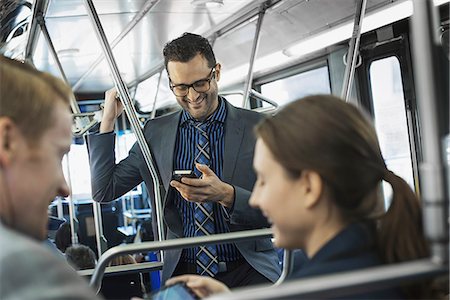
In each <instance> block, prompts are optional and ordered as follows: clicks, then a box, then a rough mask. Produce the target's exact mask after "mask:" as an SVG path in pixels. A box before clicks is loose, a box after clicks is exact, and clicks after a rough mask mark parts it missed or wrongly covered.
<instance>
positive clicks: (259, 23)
mask: <svg viewBox="0 0 450 300" xmlns="http://www.w3.org/2000/svg"><path fill="white" fill-rule="evenodd" d="M266 9H267V4H266V3H263V4H261V7H260V9H259V13H258V21H257V23H256V29H255V37H254V38H253V45H252V52H251V54H250V63H249V66H248V74H247V80H246V81H245V88H244V99H242V107H243V108H247V107H249V106H250V105H249V101H248V97H249V95H250V90H251V88H252V82H253V65H254V64H255V57H256V55H257V53H258V48H259V41H260V37H261V26H262V22H263V20H264V15H265V13H266Z"/></svg>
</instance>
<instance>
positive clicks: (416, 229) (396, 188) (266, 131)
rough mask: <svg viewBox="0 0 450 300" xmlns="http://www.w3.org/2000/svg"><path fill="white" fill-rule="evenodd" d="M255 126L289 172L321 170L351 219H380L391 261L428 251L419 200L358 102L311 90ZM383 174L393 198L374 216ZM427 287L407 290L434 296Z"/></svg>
mask: <svg viewBox="0 0 450 300" xmlns="http://www.w3.org/2000/svg"><path fill="white" fill-rule="evenodd" d="M255 130H256V134H257V135H258V137H260V138H261V139H262V140H263V141H264V143H265V144H266V145H267V147H268V148H269V149H270V151H271V152H272V154H273V155H274V157H275V159H276V160H277V161H278V162H279V163H280V164H281V165H282V166H283V167H284V168H285V169H286V170H287V172H288V174H290V176H292V177H298V176H300V173H301V171H302V170H306V169H307V170H313V171H315V172H317V173H318V174H319V175H320V176H321V178H322V179H323V181H324V183H325V186H326V188H327V190H328V191H330V192H331V195H332V199H333V201H334V202H335V204H336V205H337V207H339V209H340V211H341V213H342V215H343V216H344V218H346V219H347V220H348V221H349V222H353V221H364V222H365V221H367V222H371V223H375V222H376V225H377V226H376V228H377V246H378V249H379V252H380V256H381V258H382V259H383V260H384V261H385V262H386V263H394V262H402V261H407V260H412V259H416V258H422V257H426V256H427V255H428V247H427V243H426V240H425V237H424V235H423V230H422V219H421V209H420V203H419V200H418V199H417V197H416V196H415V194H414V192H413V191H412V190H411V188H410V187H409V186H408V184H407V183H406V182H405V181H404V180H403V179H401V178H400V177H398V176H397V175H395V174H394V173H392V172H391V171H389V170H388V169H387V168H386V165H385V162H384V159H383V156H382V154H381V150H380V146H379V144H378V139H377V135H376V132H375V129H374V127H373V126H372V124H371V123H370V122H369V120H368V119H367V118H366V117H365V116H364V115H363V114H362V113H361V112H360V111H359V110H358V109H357V108H356V107H355V106H353V105H350V104H348V103H345V102H344V101H342V100H341V99H339V98H336V97H334V96H331V95H317V96H309V97H306V98H303V99H301V100H298V101H295V102H293V103H290V104H288V105H287V106H286V107H284V108H283V109H282V110H281V111H280V112H279V113H277V114H276V115H275V116H273V117H271V118H267V119H265V120H264V121H262V122H261V123H260V124H259V125H258V126H257V127H256V129H255ZM381 180H385V181H387V182H389V183H390V184H391V186H392V189H393V199H392V202H391V205H390V206H389V209H388V210H387V212H386V213H385V214H383V215H382V216H380V214H377V216H375V215H374V212H375V210H376V208H377V206H379V203H380V202H382V199H381V198H380V193H379V185H380V183H381ZM375 218H376V219H375ZM426 291H427V290H426V289H425V288H422V287H421V286H420V285H415V288H412V289H411V287H408V289H407V290H405V292H406V293H407V296H408V297H414V298H417V297H419V296H422V297H429V296H430V295H429V294H426Z"/></svg>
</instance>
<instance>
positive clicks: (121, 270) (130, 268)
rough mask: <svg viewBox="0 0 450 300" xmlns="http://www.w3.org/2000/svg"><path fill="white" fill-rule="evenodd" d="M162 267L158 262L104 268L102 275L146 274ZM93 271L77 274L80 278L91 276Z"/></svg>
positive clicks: (87, 270) (80, 271) (79, 271)
mask: <svg viewBox="0 0 450 300" xmlns="http://www.w3.org/2000/svg"><path fill="white" fill-rule="evenodd" d="M162 266H163V263H162V262H159V261H151V262H143V263H136V264H127V265H119V266H112V267H106V268H105V272H104V275H109V274H125V273H136V272H142V271H146V272H152V271H159V270H161V269H162ZM94 271H95V268H94V269H85V270H78V271H77V274H78V275H80V276H92V274H94Z"/></svg>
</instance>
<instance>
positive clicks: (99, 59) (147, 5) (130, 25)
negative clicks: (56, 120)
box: [72, 0, 160, 91]
mask: <svg viewBox="0 0 450 300" xmlns="http://www.w3.org/2000/svg"><path fill="white" fill-rule="evenodd" d="M159 1H160V0H147V2H145V3H144V5H143V6H142V8H141V10H140V11H139V12H138V13H137V14H136V15H135V16H134V18H133V20H131V21H130V23H128V24H127V26H126V27H125V29H124V30H123V31H122V32H121V33H120V34H119V35H118V36H117V37H116V38H115V39H114V40H113V41H112V43H111V48H114V47H116V46H117V45H118V44H119V43H120V41H122V40H123V38H124V37H125V36H127V34H128V33H130V31H131V30H133V28H134V27H136V25H137V24H139V22H140V21H141V20H142V19H143V18H144V17H145V15H146V14H147V13H148V12H149V11H150V10H151V9H152V8H153V7H154V6H155V5H156V4H158V2H159ZM103 58H104V57H103V56H102V55H101V54H100V55H99V56H98V57H97V59H96V60H95V61H94V63H93V64H92V65H91V66H90V67H89V69H88V70H87V71H86V72H85V73H84V74H83V75H82V76H81V77H80V79H78V81H77V82H75V84H74V85H73V87H72V89H73V90H74V91H76V90H78V88H79V87H80V86H81V84H82V83H83V82H84V80H86V78H87V77H88V76H89V74H91V73H92V71H94V70H95V68H96V67H97V66H98V65H99V64H100V63H101V62H102V61H103Z"/></svg>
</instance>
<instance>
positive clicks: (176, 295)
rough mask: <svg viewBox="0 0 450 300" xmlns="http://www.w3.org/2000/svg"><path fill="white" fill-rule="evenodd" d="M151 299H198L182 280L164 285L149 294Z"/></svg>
mask: <svg viewBox="0 0 450 300" xmlns="http://www.w3.org/2000/svg"><path fill="white" fill-rule="evenodd" d="M150 299H151V300H196V299H199V298H198V297H197V296H196V295H195V294H194V292H193V291H191V290H190V289H189V288H188V287H187V286H186V284H185V283H184V282H179V283H176V284H174V285H169V286H164V287H162V288H161V289H160V290H159V291H157V292H156V293H154V294H153V295H151V296H150Z"/></svg>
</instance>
